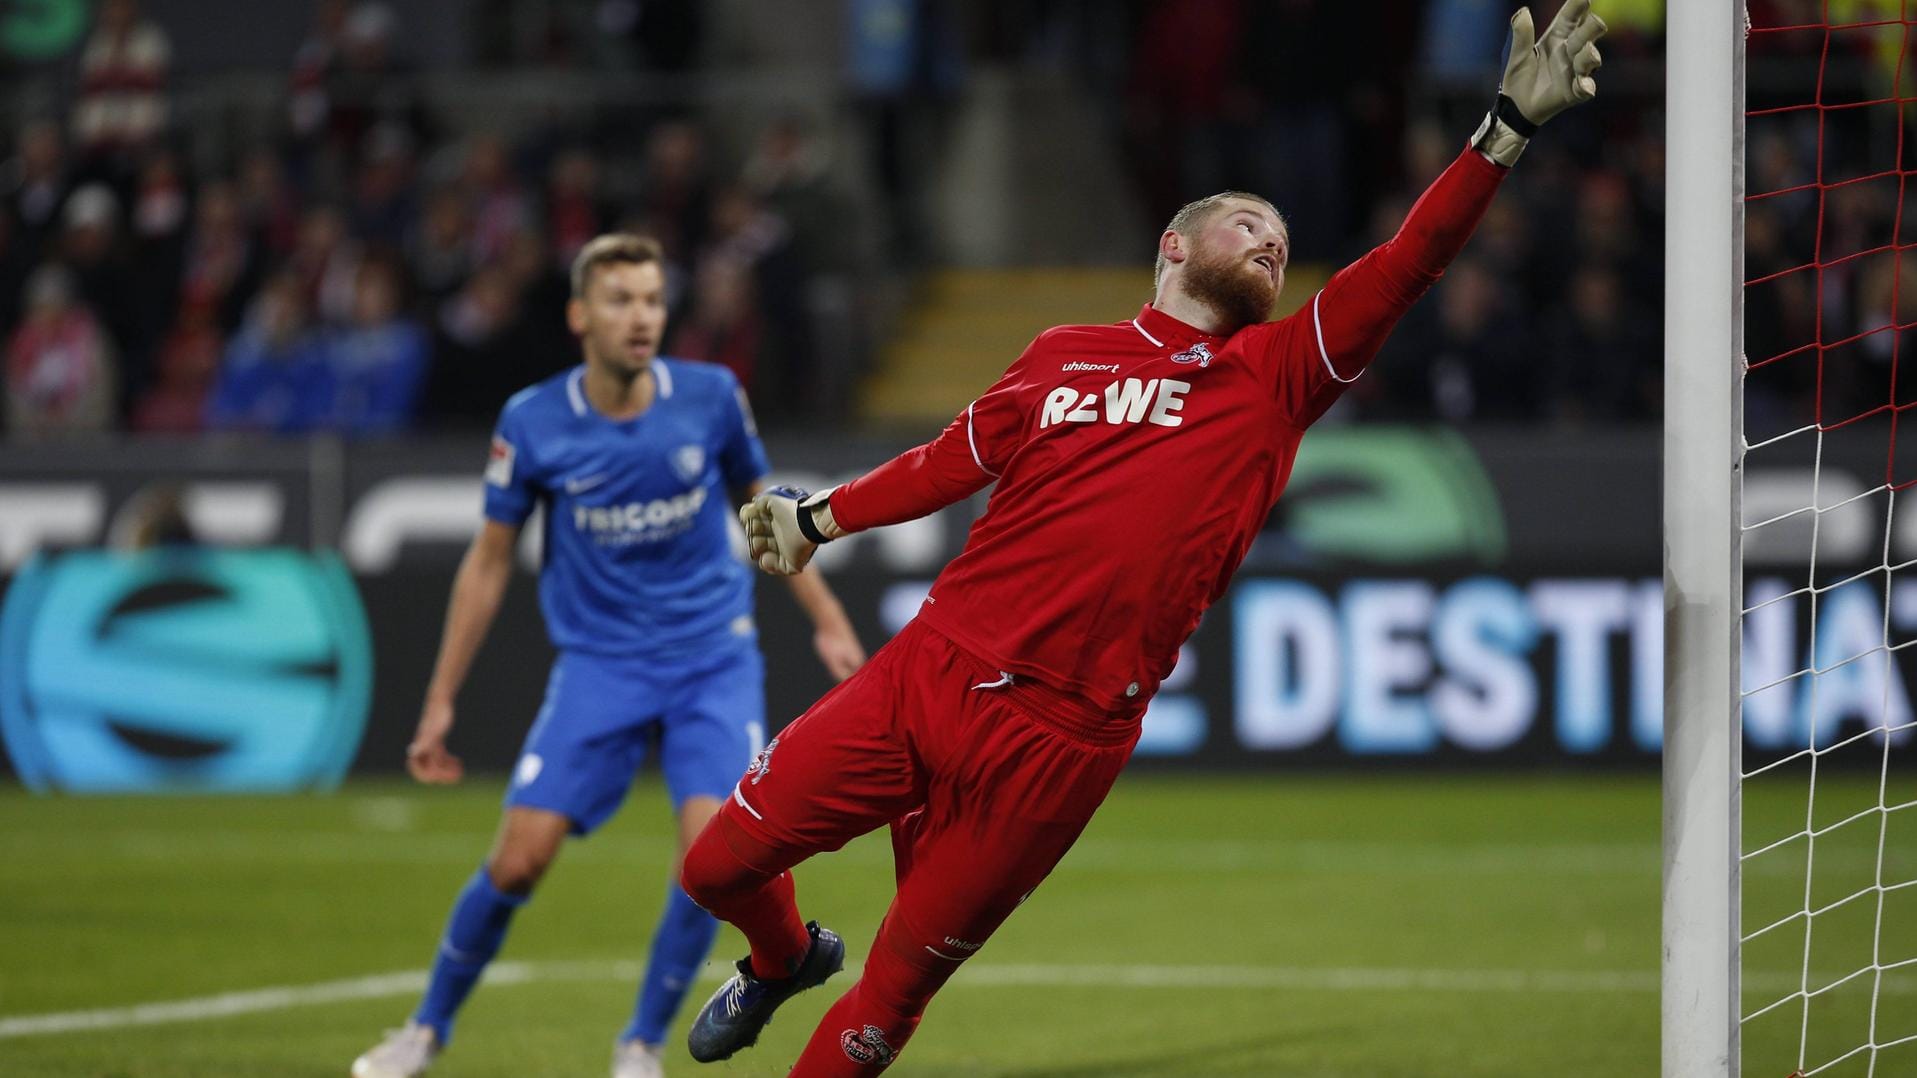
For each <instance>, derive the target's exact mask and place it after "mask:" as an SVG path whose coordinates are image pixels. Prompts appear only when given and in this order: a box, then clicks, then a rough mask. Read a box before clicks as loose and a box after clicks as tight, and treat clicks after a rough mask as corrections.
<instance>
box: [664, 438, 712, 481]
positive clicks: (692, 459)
mask: <svg viewBox="0 0 1917 1078" xmlns="http://www.w3.org/2000/svg"><path fill="white" fill-rule="evenodd" d="M672 470H673V471H675V472H678V473H679V478H681V479H683V480H685V481H686V482H688V483H697V482H698V481H699V477H700V476H703V475H705V474H706V450H705V447H704V446H702V445H682V446H680V447H679V448H678V449H676V450H674V451H673V453H672Z"/></svg>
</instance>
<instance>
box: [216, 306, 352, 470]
mask: <svg viewBox="0 0 1917 1078" xmlns="http://www.w3.org/2000/svg"><path fill="white" fill-rule="evenodd" d="M332 404H333V387H332V384H331V371H330V370H329V369H328V367H327V362H326V349H325V345H324V342H323V340H322V339H321V336H320V334H319V332H318V331H317V330H316V329H315V328H314V327H313V325H312V322H311V318H310V313H309V307H308V301H307V295H306V284H305V282H304V281H302V280H301V279H300V278H299V277H298V276H297V275H295V274H291V273H282V274H280V275H278V276H276V277H274V278H273V279H272V280H270V281H268V282H267V284H266V287H265V288H264V289H262V290H261V292H260V296H259V299H257V300H256V301H254V304H253V310H252V311H251V312H250V313H249V314H248V316H247V320H246V324H245V325H244V326H242V327H241V329H240V332H239V333H238V334H237V335H235V336H234V338H233V340H232V342H231V343H230V344H228V345H227V348H226V355H225V357H224V358H223V359H222V360H221V361H220V373H219V377H218V379H217V381H216V383H215V385H214V388H213V393H212V396H211V398H210V399H209V400H208V401H207V411H206V425H207V427H208V428H209V429H212V430H246V431H264V432H270V433H278V434H292V433H298V432H301V431H308V430H313V429H315V428H317V427H319V426H321V425H322V424H323V423H324V422H325V420H326V418H327V416H328V414H329V413H330V411H331V409H332Z"/></svg>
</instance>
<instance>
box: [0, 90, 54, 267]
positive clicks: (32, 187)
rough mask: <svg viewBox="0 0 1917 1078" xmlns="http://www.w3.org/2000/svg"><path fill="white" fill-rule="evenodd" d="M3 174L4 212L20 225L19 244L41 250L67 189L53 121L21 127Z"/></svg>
mask: <svg viewBox="0 0 1917 1078" xmlns="http://www.w3.org/2000/svg"><path fill="white" fill-rule="evenodd" d="M4 175H5V179H4V181H0V184H3V185H4V188H5V192H6V212H7V213H8V215H10V216H11V217H12V218H13V220H14V221H15V222H16V223H17V224H18V226H19V239H20V242H21V243H22V244H23V245H25V246H26V247H28V248H30V249H34V250H40V249H44V247H45V246H46V244H47V242H48V240H49V239H50V238H51V237H52V236H53V234H54V232H55V229H56V225H57V224H58V221H59V213H60V207H61V205H62V204H64V203H65V202H66V198H67V191H68V190H69V182H68V181H69V177H68V174H67V162H66V149H65V147H64V146H63V145H62V144H61V140H60V125H59V124H57V123H54V122H53V121H52V120H33V121H30V122H28V123H26V124H23V125H22V126H21V128H20V136H19V140H18V142H17V144H16V145H15V147H14V156H13V157H12V158H11V159H10V160H8V161H7V163H6V166H5V172H4Z"/></svg>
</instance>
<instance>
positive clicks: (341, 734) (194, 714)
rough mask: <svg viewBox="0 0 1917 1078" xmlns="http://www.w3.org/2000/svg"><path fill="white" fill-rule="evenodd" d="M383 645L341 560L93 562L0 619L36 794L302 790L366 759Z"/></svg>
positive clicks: (17, 594)
mask: <svg viewBox="0 0 1917 1078" xmlns="http://www.w3.org/2000/svg"><path fill="white" fill-rule="evenodd" d="M372 666H373V661H372V647H371V642H370V640H369V637H368V634H367V628H366V615H365V611H364V608H363V607H362V606H361V605H360V600H359V594H358V592H357V591H355V590H354V587H353V582H352V578H351V577H350V576H348V575H347V572H346V568H345V566H344V565H343V564H341V562H340V561H339V559H338V558H337V557H334V556H332V555H321V556H318V557H314V556H310V555H307V554H305V553H304V552H301V551H295V550H278V549H274V550H226V551H195V550H175V551H154V552H146V553H139V554H119V553H112V552H106V551H84V552H75V553H69V554H63V555H58V556H53V557H42V558H38V559H36V560H34V561H33V562H30V563H29V564H28V565H27V566H26V567H25V568H23V569H22V570H21V572H20V574H19V575H18V576H16V577H15V578H14V581H13V585H12V587H11V588H9V589H8V592H7V597H6V604H5V607H4V609H0V736H4V739H5V742H6V747H7V752H8V754H9V756H10V758H11V760H12V763H13V767H14V770H15V771H17V772H18V773H19V775H20V778H21V780H22V781H23V782H25V783H26V784H27V785H28V786H29V787H31V788H33V789H35V790H68V791H77V792H96V791H97V792H109V791H134V790H295V789H312V788H326V787H331V786H333V785H336V784H337V783H338V782H339V780H340V778H341V776H343V775H344V774H345V772H346V769H347V767H348V766H349V765H350V764H351V763H352V760H353V756H354V754H355V753H356V752H357V751H358V748H359V741H360V735H361V734H362V733H363V732H364V730H365V726H366V712H367V704H368V700H369V697H370V693H371V688H372Z"/></svg>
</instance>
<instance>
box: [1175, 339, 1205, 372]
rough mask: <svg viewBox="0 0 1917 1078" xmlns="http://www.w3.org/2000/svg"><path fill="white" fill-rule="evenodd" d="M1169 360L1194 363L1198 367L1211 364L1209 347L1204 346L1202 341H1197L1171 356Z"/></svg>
mask: <svg viewBox="0 0 1917 1078" xmlns="http://www.w3.org/2000/svg"><path fill="white" fill-rule="evenodd" d="M1171 361H1172V362H1173V363H1196V364H1198V365H1199V366H1200V367H1209V366H1211V349H1210V348H1208V347H1206V346H1205V342H1204V341H1199V342H1198V343H1197V344H1194V345H1192V346H1191V347H1190V348H1187V349H1185V350H1184V351H1183V352H1180V353H1178V354H1177V355H1175V356H1173V357H1171Z"/></svg>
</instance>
